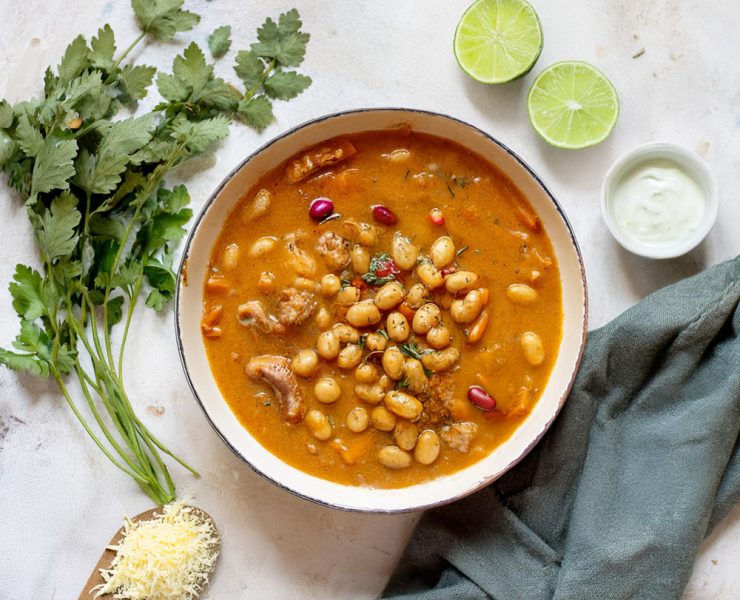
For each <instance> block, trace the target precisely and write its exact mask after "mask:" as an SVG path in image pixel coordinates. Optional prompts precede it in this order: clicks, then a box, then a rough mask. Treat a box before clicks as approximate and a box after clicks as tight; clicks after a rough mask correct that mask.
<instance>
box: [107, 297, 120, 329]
mask: <svg viewBox="0 0 740 600" xmlns="http://www.w3.org/2000/svg"><path fill="white" fill-rule="evenodd" d="M121 318H123V296H115V297H114V298H108V328H109V329H110V328H111V327H113V325H115V324H116V323H119V322H120V321H121Z"/></svg>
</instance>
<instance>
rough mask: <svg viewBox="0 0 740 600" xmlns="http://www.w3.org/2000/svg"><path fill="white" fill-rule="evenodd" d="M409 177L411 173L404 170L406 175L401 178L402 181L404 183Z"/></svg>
mask: <svg viewBox="0 0 740 600" xmlns="http://www.w3.org/2000/svg"><path fill="white" fill-rule="evenodd" d="M409 175H411V171H410V170H409V169H406V174H405V175H404V176H403V180H404V181H406V180H407V179H408V178H409Z"/></svg>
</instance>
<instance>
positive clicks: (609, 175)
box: [600, 142, 719, 260]
mask: <svg viewBox="0 0 740 600" xmlns="http://www.w3.org/2000/svg"><path fill="white" fill-rule="evenodd" d="M654 155H655V156H663V157H668V158H669V159H670V158H678V160H679V161H683V162H685V163H686V164H689V165H690V166H691V169H692V173H691V174H692V175H695V176H696V177H698V178H699V181H698V183H699V184H700V185H703V186H705V187H706V202H707V205H706V210H705V214H704V216H703V217H702V222H701V225H700V227H699V228H698V229H697V230H696V231H695V232H694V234H693V235H692V236H691V237H688V238H686V239H684V240H682V241H680V242H677V243H675V244H671V245H669V246H650V245H649V244H644V243H642V242H640V241H639V240H637V239H635V238H631V237H628V236H627V235H626V234H625V233H624V232H623V231H622V229H621V228H620V227H619V225H617V223H616V221H615V217H614V214H613V207H612V203H611V194H612V185H613V184H614V182H615V181H616V180H617V179H618V178H619V177H621V176H623V175H624V174H625V173H627V171H629V170H630V169H632V168H634V167H636V166H637V165H639V164H640V162H642V161H644V160H646V159H647V158H649V157H650V156H654ZM600 200H601V216H602V218H603V219H604V222H605V223H606V226H607V229H609V233H611V234H612V237H613V238H614V239H615V240H616V241H617V242H618V243H619V245H620V246H622V248H624V249H625V250H627V251H629V252H632V253H633V254H636V255H638V256H642V257H644V258H652V259H658V260H662V259H669V258H676V257H679V256H683V255H684V254H687V253H688V252H691V251H692V250H693V249H694V248H696V247H697V246H698V245H699V244H701V243H702V242H703V241H704V239H705V238H706V237H707V236H708V235H709V232H710V231H711V230H712V228H713V227H714V224H715V223H716V222H717V215H718V214H719V184H718V182H717V176H716V175H715V174H714V171H713V170H712V169H711V167H710V166H709V164H708V163H707V162H706V161H705V160H704V159H702V158H701V157H700V156H699V155H698V154H696V153H695V152H693V151H692V150H690V149H688V148H686V147H685V146H682V145H680V144H675V143H673V142H646V143H644V144H639V145H637V146H635V147H634V148H632V149H631V150H628V151H627V152H625V153H624V154H622V155H621V156H620V157H619V158H617V159H616V160H615V161H614V163H612V165H611V167H609V170H608V171H607V172H606V175H604V179H603V180H602V183H601V199H600Z"/></svg>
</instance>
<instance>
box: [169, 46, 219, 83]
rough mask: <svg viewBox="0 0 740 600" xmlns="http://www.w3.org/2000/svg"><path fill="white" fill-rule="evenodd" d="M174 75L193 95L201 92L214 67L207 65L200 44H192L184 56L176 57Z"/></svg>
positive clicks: (184, 52) (173, 65) (173, 67)
mask: <svg viewBox="0 0 740 600" xmlns="http://www.w3.org/2000/svg"><path fill="white" fill-rule="evenodd" d="M172 73H173V74H174V75H175V77H177V78H178V79H179V80H180V81H182V82H183V83H184V84H185V85H186V86H188V87H189V88H190V91H191V93H193V92H199V91H200V90H201V89H202V88H203V86H204V85H205V84H206V82H207V81H208V80H209V79H210V77H211V75H212V73H213V67H212V66H211V65H209V64H207V63H206V57H205V54H203V51H202V50H201V49H200V47H199V46H198V44H196V43H195V42H191V43H190V45H189V46H188V47H187V48H185V50H184V51H183V53H182V55H178V56H176V57H175V60H174V61H173V63H172Z"/></svg>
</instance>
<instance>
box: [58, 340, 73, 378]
mask: <svg viewBox="0 0 740 600" xmlns="http://www.w3.org/2000/svg"><path fill="white" fill-rule="evenodd" d="M76 364H77V352H76V351H75V350H72V349H71V348H69V347H68V346H66V345H61V346H59V348H57V355H56V360H54V366H55V367H56V368H57V371H59V372H60V373H61V374H62V375H68V374H69V373H71V372H72V371H73V370H74V368H75V365H76Z"/></svg>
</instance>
